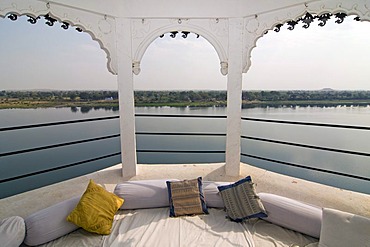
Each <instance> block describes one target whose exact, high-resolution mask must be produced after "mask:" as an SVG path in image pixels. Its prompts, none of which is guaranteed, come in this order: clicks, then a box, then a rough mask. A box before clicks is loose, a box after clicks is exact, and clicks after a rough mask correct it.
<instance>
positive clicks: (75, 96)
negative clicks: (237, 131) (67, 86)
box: [0, 90, 370, 104]
mask: <svg viewBox="0 0 370 247" xmlns="http://www.w3.org/2000/svg"><path fill="white" fill-rule="evenodd" d="M0 98H2V99H3V100H4V99H18V100H40V101H65V100H69V101H99V100H105V101H109V100H117V99H118V92H117V91H7V90H3V91H0ZM134 98H135V103H136V104H152V103H183V102H209V103H212V102H213V103H216V102H219V103H223V102H224V103H225V102H226V100H227V92H226V91H135V92H134ZM242 100H243V101H251V102H264V101H268V102H274V101H331V100H370V91H348V90H344V91H340V90H317V91H306V90H288V91H267V90H263V91H243V92H242Z"/></svg>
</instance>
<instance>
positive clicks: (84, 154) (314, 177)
mask: <svg viewBox="0 0 370 247" xmlns="http://www.w3.org/2000/svg"><path fill="white" fill-rule="evenodd" d="M76 110H77V111H76ZM136 113H151V114H187V115H191V114H195V115H226V108H215V107H209V108H175V107H140V108H136ZM112 115H118V112H117V111H113V110H104V109H81V108H77V109H70V108H47V109H7V110H0V127H9V126H18V125H27V124H35V123H45V122H54V121H65V120H73V119H84V118H94V117H104V116H112ZM242 115H243V116H246V117H253V118H267V119H280V120H292V121H309V122H317V123H332V124H345V125H358V126H370V107H331V108H319V107H297V108H252V109H243V114H242ZM136 131H138V132H191V133H194V132H195V133H198V132H206V133H225V132H226V119H200V118H149V117H137V118H136ZM118 133H119V120H118V119H115V120H105V121H98V122H93V123H77V124H70V125H66V126H50V127H44V128H35V129H26V130H17V131H7V132H0V153H5V152H11V151H15V150H21V149H27V148H32V147H39V146H45V145H50V144H56V143H63V142H70V141H76V140H82V139H87V138H93V137H100V136H106V135H112V134H118ZM242 135H247V136H253V137H261V138H269V139H274V140H281V141H288V142H296V143H303V144H308V145H316V146H324V147H330V148H336V149H345V150H351V151H358V152H364V153H369V151H370V142H369V141H368V140H370V131H363V130H348V129H338V128H323V127H308V126H293V125H282V124H274V123H261V122H251V121H243V122H242ZM241 143H242V153H245V154H252V155H257V156H262V157H265V158H270V159H275V160H281V161H285V162H291V163H296V164H304V165H308V166H312V167H318V168H323V169H328V170H335V171H339V172H344V173H349V174H355V175H360V176H364V177H370V158H369V157H362V156H355V155H347V154H339V153H332V152H327V151H318V150H310V149H304V148H299V147H291V146H285V145H280V144H272V143H265V142H259V141H252V140H246V139H242V140H241ZM137 149H138V150H211V151H219V150H220V151H224V150H225V137H204V136H201V137H199V136H155V135H138V136H137ZM119 151H120V140H119V138H113V139H107V140H102V141H95V142H90V143H85V144H77V145H72V146H69V147H61V148H53V149H49V150H43V151H36V152H32V153H27V154H18V155H14V156H5V157H0V179H6V178H9V177H14V176H19V175H22V174H27V173H32V172H35V171H39V170H42V169H45V168H53V167H58V166H62V165H66V164H71V163H75V162H78V161H82V160H87V159H91V158H94V157H99V156H102V155H107V154H111V153H116V152H119ZM224 161H225V155H224V154H173V153H171V154H165V153H141V152H139V153H138V163H147V164H155V163H159V164H166V163H168V164H173V163H203V162H204V163H206V162H224ZM242 161H243V162H245V163H249V164H252V165H255V166H258V167H261V168H265V169H268V170H271V171H276V172H279V173H283V174H287V175H291V176H296V177H300V178H305V179H308V180H311V181H317V182H320V183H324V184H329V185H333V186H337V187H340V188H346V189H350V190H354V191H359V192H363V193H368V194H370V182H368V181H359V180H357V179H350V178H343V177H340V176H337V175H327V174H324V173H319V172H313V171H308V170H303V169H300V168H291V167H286V166H283V165H280V164H277V163H271V162H265V161H262V160H258V159H252V158H248V157H244V156H242ZM117 163H120V156H119V155H117V156H114V157H111V158H107V159H103V160H99V161H94V162H89V163H86V164H81V165H78V166H75V167H74V168H66V169H62V170H59V171H53V172H49V173H46V174H42V175H36V176H33V177H31V178H22V179H18V180H16V181H12V182H5V183H1V184H0V197H5V196H9V195H11V194H15V193H19V192H22V191H25V190H27V189H33V188H37V187H40V186H43V185H46V184H50V183H55V182H58V181H62V180H65V179H67V178H71V177H75V176H79V175H82V174H86V173H89V172H92V171H94V170H97V169H102V168H105V167H109V166H111V165H115V164H117Z"/></svg>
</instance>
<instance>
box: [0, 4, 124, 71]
mask: <svg viewBox="0 0 370 247" xmlns="http://www.w3.org/2000/svg"><path fill="white" fill-rule="evenodd" d="M9 14H16V15H17V16H24V15H27V16H32V17H33V18H37V17H39V16H45V15H49V16H50V17H52V18H54V19H56V20H57V21H58V22H60V23H63V22H65V23H68V24H69V25H71V26H73V27H77V28H80V29H81V30H82V31H83V32H86V33H88V34H89V35H90V36H91V38H92V40H94V41H97V42H98V44H99V46H100V48H101V49H102V50H103V51H104V52H105V53H106V58H107V69H108V71H109V72H111V73H112V74H114V75H116V74H117V61H116V58H115V57H116V56H115V53H116V48H115V43H114V41H115V33H116V30H115V19H114V18H112V17H107V16H104V15H101V14H96V13H89V12H85V11H82V10H77V9H72V8H67V7H65V6H60V5H54V4H51V3H45V2H40V1H32V3H31V4H30V1H22V0H18V1H11V2H10V1H8V2H2V3H0V17H2V18H5V17H6V16H7V15H9Z"/></svg>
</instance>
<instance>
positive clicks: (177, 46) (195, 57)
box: [134, 33, 226, 164]
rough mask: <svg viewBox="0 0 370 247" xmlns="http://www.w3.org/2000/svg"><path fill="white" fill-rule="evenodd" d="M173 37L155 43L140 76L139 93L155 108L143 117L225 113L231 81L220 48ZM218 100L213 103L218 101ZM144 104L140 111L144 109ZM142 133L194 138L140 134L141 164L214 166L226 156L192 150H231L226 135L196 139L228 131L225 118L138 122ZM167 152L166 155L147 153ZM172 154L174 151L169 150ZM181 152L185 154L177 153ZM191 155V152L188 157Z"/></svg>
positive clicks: (191, 37)
mask: <svg viewBox="0 0 370 247" xmlns="http://www.w3.org/2000/svg"><path fill="white" fill-rule="evenodd" d="M172 36H173V38H172V37H171V34H170V33H167V34H165V35H164V36H163V37H162V38H157V39H156V40H155V41H153V42H152V43H151V44H150V46H149V47H148V49H147V50H146V53H145V54H144V56H143V59H142V62H141V72H140V74H139V75H138V76H135V77H134V81H135V82H134V87H135V94H136V95H137V96H139V97H137V99H142V101H146V103H147V104H146V105H151V106H152V107H140V104H141V103H142V102H141V101H140V102H136V109H135V111H136V113H139V114H144V113H145V114H148V113H151V114H160V115H165V114H174V115H203V116H205V115H211V114H213V115H225V108H224V107H217V106H224V105H225V104H226V77H225V76H223V75H222V74H221V73H220V67H219V66H220V65H219V57H218V54H217V53H216V51H215V48H214V47H213V46H212V45H211V44H210V43H209V42H208V41H207V40H206V39H204V38H203V37H201V36H200V37H197V35H196V34H194V33H190V34H188V35H187V37H186V38H184V37H182V35H181V33H179V34H177V35H176V37H174V35H172ZM212 101H213V102H212ZM138 106H139V107H138ZM136 132H137V133H143V132H155V133H165V132H166V133H168V132H172V133H187V134H190V135H189V136H168V135H166V136H161V135H158V136H153V135H141V134H138V135H137V136H136V138H137V156H138V163H144V164H145V163H170V164H180V163H187V164H189V163H209V162H222V161H224V156H225V154H224V153H222V152H220V153H206V152H205V153H191V151H196V152H199V151H223V152H224V151H225V138H224V137H223V136H221V137H220V136H191V134H194V133H225V132H226V121H225V119H207V118H189V117H186V118H183V117H178V118H163V117H156V118H149V117H145V118H143V117H137V118H136ZM143 150H145V151H147V150H154V151H156V150H157V151H158V150H163V151H164V152H158V153H156V152H142V151H143ZM166 151H170V152H168V153H167V152H166ZM172 151H179V152H172ZM184 151H190V152H189V153H183V152H184Z"/></svg>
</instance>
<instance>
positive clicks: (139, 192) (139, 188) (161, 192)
mask: <svg viewBox="0 0 370 247" xmlns="http://www.w3.org/2000/svg"><path fill="white" fill-rule="evenodd" d="M166 181H179V180H178V179H166V180H165V179H161V180H138V181H127V182H123V183H120V184H117V185H116V187H115V189H114V194H116V195H117V196H119V197H121V198H123V199H124V200H125V201H124V202H123V204H122V206H121V209H141V208H160V207H169V205H170V203H169V199H168V189H167V184H166Z"/></svg>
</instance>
